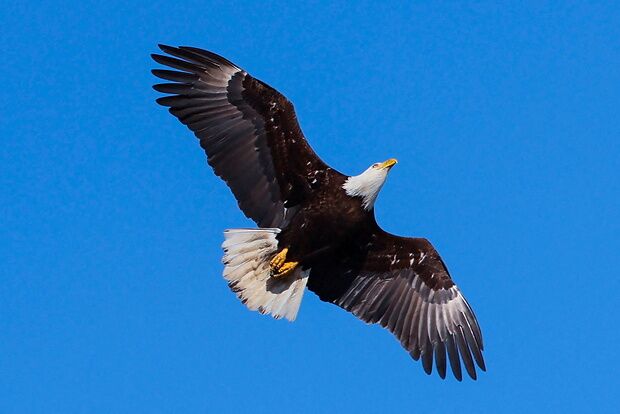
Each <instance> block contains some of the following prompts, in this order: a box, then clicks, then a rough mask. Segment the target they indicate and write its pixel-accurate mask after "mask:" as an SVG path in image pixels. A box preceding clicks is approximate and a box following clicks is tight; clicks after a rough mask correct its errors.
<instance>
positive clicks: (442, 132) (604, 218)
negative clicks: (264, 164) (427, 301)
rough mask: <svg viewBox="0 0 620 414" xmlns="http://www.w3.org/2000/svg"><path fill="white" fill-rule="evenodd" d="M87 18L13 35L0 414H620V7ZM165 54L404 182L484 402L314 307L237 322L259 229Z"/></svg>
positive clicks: (409, 222)
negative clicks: (458, 318) (241, 78)
mask: <svg viewBox="0 0 620 414" xmlns="http://www.w3.org/2000/svg"><path fill="white" fill-rule="evenodd" d="M76 3H77V2H62V3H61V2H33V3H31V4H27V2H19V3H17V2H13V3H12V4H8V5H7V4H5V5H4V6H3V7H2V10H0V27H2V36H1V38H2V41H1V42H0V56H1V59H2V64H1V65H0V75H1V78H2V93H1V94H0V110H1V114H2V115H1V118H0V136H1V137H2V144H3V145H2V146H1V147H0V372H1V374H0V412H2V413H181V412H183V413H217V412H232V411H233V410H235V411H237V410H240V411H242V412H243V411H245V412H253V413H263V412H265V413H284V412H299V413H315V412H317V410H324V411H338V412H420V413H432V412H441V413H449V412H459V413H467V412H489V413H498V412H502V413H503V412H507V413H509V412H515V413H522V412H543V411H551V412H558V411H560V410H562V411H563V412H586V411H589V412H592V411H593V412H605V411H607V412H609V411H612V410H613V409H617V407H618V405H619V404H620V397H619V395H620V394H619V393H618V389H619V381H618V379H617V374H618V370H619V369H620V364H619V362H618V359H619V355H618V350H617V347H618V342H619V340H620V334H619V330H618V328H617V323H616V320H617V317H618V305H619V304H620V303H619V302H620V299H619V295H618V292H619V291H620V283H619V282H618V276H619V275H618V257H619V255H618V250H619V249H620V243H619V239H618V237H619V234H620V218H619V214H618V212H619V208H620V205H619V204H620V203H619V200H620V196H619V190H620V186H619V177H620V174H619V172H618V163H619V160H620V114H619V112H618V111H619V107H620V69H619V68H620V43H619V39H620V6H618V3H617V2H607V3H606V2H597V3H598V4H594V2H581V4H577V3H578V2H552V1H549V2H541V1H530V2H512V3H510V4H509V3H505V4H503V5H501V6H500V5H498V4H496V2H476V4H472V5H468V6H464V5H455V4H448V2H442V4H441V5H437V4H435V5H432V6H428V5H405V2H403V4H392V5H390V6H381V7H379V6H377V5H376V2H365V3H364V2H358V3H357V5H356V6H352V7H345V6H334V5H330V4H329V3H332V2H324V3H322V2H315V3H312V4H308V5H305V6H291V5H287V3H285V2H279V3H271V4H270V5H268V6H256V5H255V4H253V3H252V2H247V3H245V2H234V4H233V3H232V2H218V3H213V2H209V1H194V2H183V1H175V2H170V1H159V0H155V1H150V2H148V4H142V5H140V6H138V5H132V4H131V2H127V1H124V2H117V1H99V2H91V1H83V2H79V4H77V5H76ZM407 3H409V2H407ZM452 3H456V2H452ZM560 3H562V4H563V5H560ZM569 3H571V4H569ZM586 3H592V4H586ZM160 42H161V43H169V44H173V45H178V44H185V45H193V46H198V47H202V48H207V49H211V50H213V51H216V52H218V53H220V54H222V55H224V56H226V57H228V58H229V59H231V60H233V61H234V62H236V63H237V64H239V65H240V66H242V67H244V68H245V69H247V70H248V71H250V72H251V73H252V74H254V75H255V76H257V77H259V78H260V79H262V80H264V81H266V82H268V83H269V84H271V85H272V86H274V87H276V88H278V89H279V90H280V91H281V92H282V93H284V94H286V95H287V96H288V97H289V98H290V99H291V100H292V101H293V102H294V103H295V106H296V109H297V113H298V115H299V118H300V121H301V125H302V127H303V129H304V131H305V134H306V136H307V137H308V139H309V140H310V142H311V144H312V145H313V147H314V148H315V149H316V151H317V152H318V153H319V154H320V155H321V156H322V157H323V158H324V159H325V160H326V161H327V162H329V163H330V164H332V165H334V166H335V167H336V168H338V169H340V170H341V171H343V172H346V173H350V174H352V173H357V172H360V171H361V170H363V169H365V168H366V167H367V166H368V165H369V164H371V163H373V162H375V161H379V160H384V159H386V158H388V157H396V158H398V159H399V160H400V163H399V164H398V166H397V168H395V169H393V170H392V173H391V175H390V178H389V180H388V182H387V184H386V186H385V187H384V189H383V192H382V194H381V196H380V198H379V201H378V203H377V206H376V207H377V210H378V211H377V215H378V220H379V222H380V223H381V225H382V226H384V227H385V228H386V229H387V230H389V231H392V232H395V233H399V234H402V235H412V236H413V235H415V236H423V237H427V238H429V239H430V240H431V241H432V242H433V243H434V244H435V246H436V247H437V249H438V250H439V252H440V253H441V254H442V256H443V258H444V260H445V261H446V263H447V264H448V267H449V268H450V270H451V273H452V275H453V277H454V278H455V279H456V281H457V283H458V284H459V285H460V286H461V288H462V290H463V291H464V293H465V295H466V296H467V298H468V299H469V301H470V302H471V304H472V306H473V307H474V309H475V311H476V313H477V315H478V319H479V321H480V324H481V326H482V329H483V333H484V336H485V345H486V350H485V351H486V353H485V356H486V360H487V366H488V372H487V373H483V374H482V375H480V379H479V381H477V382H473V381H469V380H467V379H466V380H464V381H463V382H462V383H458V382H456V381H455V380H454V379H451V378H450V379H447V380H446V381H441V380H440V379H439V378H438V377H437V376H436V375H434V376H432V377H428V376H426V375H425V374H424V373H423V370H422V367H421V365H420V364H419V363H416V362H414V361H412V360H411V359H410V358H409V356H408V355H407V353H405V352H404V351H403V350H402V349H401V347H400V345H399V344H398V343H397V341H396V340H394V339H393V338H392V336H391V335H389V334H388V333H387V332H385V331H383V330H382V329H380V328H378V327H374V326H372V327H368V326H366V325H364V324H363V323H361V322H360V321H358V320H357V319H356V318H354V317H353V316H352V315H350V314H347V313H346V312H344V311H342V310H340V309H338V308H337V307H335V306H333V305H328V304H325V303H322V302H320V301H319V300H318V299H317V298H316V297H315V296H314V295H312V294H311V293H308V294H307V295H306V297H305V298H304V301H303V303H302V309H301V312H300V315H299V318H298V320H297V321H296V322H295V323H293V324H290V323H287V322H284V321H274V320H272V319H270V318H268V317H265V316H261V315H259V314H257V313H254V312H249V311H247V310H246V309H245V308H244V307H243V306H242V305H241V304H240V303H239V302H238V301H237V299H236V298H235V297H234V295H233V294H231V293H230V292H229V290H228V288H227V286H226V284H225V283H224V281H223V279H222V278H221V276H220V274H221V270H222V266H221V264H220V256H221V251H220V247H219V246H220V243H221V241H222V230H224V229H225V228H229V227H243V226H249V225H250V224H251V223H250V222H249V221H248V220H246V219H245V218H244V217H243V215H242V214H241V213H240V212H239V211H238V209H237V208H236V203H235V201H234V199H233V198H232V196H231V194H230V192H229V190H228V189H227V188H226V187H225V185H224V184H223V183H222V182H220V181H219V180H218V179H217V178H216V177H215V176H214V175H213V173H212V172H211V171H210V169H209V168H208V167H207V165H206V162H205V157H204V155H203V153H202V151H201V150H200V148H199V147H198V145H197V142H196V141H195V139H194V138H193V136H192V135H191V133H190V132H189V131H187V130H186V129H185V128H184V127H183V126H182V125H181V124H180V123H179V122H177V121H176V120H175V119H174V118H173V117H172V116H170V115H169V114H168V113H167V112H166V111H165V110H164V109H163V108H161V107H158V106H157V105H156V104H155V103H154V100H155V98H156V97H157V95H158V94H157V93H156V92H154V91H153V90H152V89H151V85H152V84H153V83H155V82H156V79H155V78H154V77H153V76H152V75H151V74H150V69H152V68H153V67H154V66H155V65H154V63H153V62H152V61H151V60H150V58H149V54H150V53H152V52H155V51H156V44H157V43H160Z"/></svg>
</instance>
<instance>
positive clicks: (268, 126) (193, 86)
mask: <svg viewBox="0 0 620 414" xmlns="http://www.w3.org/2000/svg"><path fill="white" fill-rule="evenodd" d="M160 48H161V50H162V51H163V52H165V53H167V54H168V55H171V56H174V57H171V56H165V55H158V54H154V55H152V57H153V59H154V60H155V61H156V62H158V63H160V64H162V65H165V66H169V67H171V68H173V69H176V70H173V71H172V70H162V69H156V70H153V74H154V75H155V76H157V77H159V78H162V79H165V80H167V81H170V82H171V83H163V84H158V85H155V86H154V89H155V90H157V91H159V92H163V93H168V94H171V95H170V96H166V97H163V98H159V99H158V100H157V102H158V103H159V104H161V105H164V106H167V107H169V108H170V113H172V114H173V115H174V116H176V117H177V118H178V119H179V120H180V121H181V122H182V123H183V124H185V125H187V126H188V127H189V128H190V129H191V130H192V131H193V132H194V134H195V135H196V137H197V138H198V139H199V140H200V145H201V146H202V148H203V149H204V150H205V152H206V153H207V156H208V162H209V164H210V165H211V166H212V167H213V169H214V170H215V173H216V174H217V175H219V176H220V177H221V178H222V179H224V181H226V183H227V184H228V186H229V187H230V189H231V190H232V192H233V194H234V195H235V197H236V198H237V201H238V202H239V207H240V208H241V210H242V211H243V212H244V213H245V215H246V216H248V217H249V218H251V219H252V220H254V221H255V222H256V223H257V224H258V226H260V227H282V226H283V225H284V224H285V223H286V221H287V220H289V219H290V217H291V213H292V211H294V207H295V206H296V205H297V204H299V203H300V202H301V201H303V199H304V196H305V195H306V194H307V191H308V190H309V188H310V186H311V185H316V183H317V182H320V181H321V180H324V179H327V178H328V176H329V175H332V174H338V173H337V172H335V171H334V170H332V169H331V168H329V167H328V166H327V165H326V164H325V163H324V162H323V161H321V159H320V158H319V157H318V156H317V155H316V154H315V153H314V151H313V150H312V148H310V146H309V145H308V143H307V141H306V139H305V138H304V136H303V133H302V132H301V129H300V127H299V124H298V122H297V117H296V115H295V110H294V109H293V105H292V104H291V103H290V102H289V101H288V100H287V99H286V98H285V97H284V96H283V95H282V94H280V93H279V92H278V91H276V90H275V89H273V88H271V87H270V86H268V85H266V84H265V83H263V82H261V81H260V80H258V79H255V78H253V77H252V76H250V75H249V74H248V73H247V72H245V71H244V70H243V69H240V68H239V67H237V66H236V65H235V64H233V63H231V62H229V61H228V60H226V59H224V58H223V57H221V56H218V55H216V54H215V53H212V52H209V51H206V50H202V49H197V48H193V47H184V46H181V47H178V48H176V47H170V46H163V45H160Z"/></svg>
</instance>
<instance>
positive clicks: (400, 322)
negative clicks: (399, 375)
mask: <svg viewBox="0 0 620 414" xmlns="http://www.w3.org/2000/svg"><path fill="white" fill-rule="evenodd" d="M335 254H337V255H338V257H332V258H326V259H323V260H321V261H320V262H317V263H314V264H313V265H312V270H311V273H310V277H309V280H308V288H309V289H310V290H312V291H313V292H315V293H316V294H317V295H318V296H319V297H320V299H321V300H324V301H327V302H332V303H335V304H336V305H338V306H340V307H342V308H344V309H346V310H347V311H349V312H352V313H353V314H354V315H356V316H357V317H358V318H360V319H362V320H364V321H365V322H367V323H379V324H381V325H382V326H383V327H385V328H387V329H389V330H390V332H392V333H393V334H394V335H395V336H396V337H397V338H398V340H399V341H400V343H401V344H402V346H403V347H404V348H405V349H406V350H407V351H408V352H409V353H410V355H411V356H412V357H413V359H415V360H418V359H420V358H421V359H422V364H423V367H424V371H426V373H427V374H430V373H431V372H432V367H433V360H434V361H435V365H436V369H437V372H438V373H439V375H440V376H441V378H445V376H446V365H447V364H446V357H447V359H448V360H449V361H450V365H451V367H452V372H453V373H454V376H455V377H456V378H457V379H458V380H459V381H460V380H461V379H462V373H461V360H462V362H463V364H464V365H465V369H466V370H467V373H468V374H469V376H470V377H471V378H473V379H476V369H475V366H474V361H475V362H476V364H477V365H478V366H479V367H480V369H482V370H483V371H484V370H485V369H486V368H485V365H484V359H483V357H482V349H483V345H482V334H481V332H480V327H479V326H478V322H477V320H476V317H475V315H474V313H473V311H472V309H471V307H470V306H469V304H468V303H467V301H466V300H465V298H464V297H463V295H462V294H461V292H460V291H459V289H458V288H457V286H456V285H455V284H454V282H453V281H452V279H451V278H450V275H449V274H448V270H447V269H446V266H445V265H444V263H443V261H442V260H441V258H440V257H439V254H438V253H437V251H436V250H435V249H434V248H433V246H432V245H431V244H430V243H429V242H428V241H427V240H426V239H417V238H404V237H398V236H394V235H391V234H389V233H386V232H384V231H382V230H380V229H377V231H375V232H374V233H373V234H372V236H371V237H370V241H369V242H368V243H366V244H364V247H363V248H359V249H357V250H355V249H351V250H349V251H347V252H339V253H335ZM343 257H344V259H343ZM459 356H460V357H459ZM472 357H473V358H472Z"/></svg>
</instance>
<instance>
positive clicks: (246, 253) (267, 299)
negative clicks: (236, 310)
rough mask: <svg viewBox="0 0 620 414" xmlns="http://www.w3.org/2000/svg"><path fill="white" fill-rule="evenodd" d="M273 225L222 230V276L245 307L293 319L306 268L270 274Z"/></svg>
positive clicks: (275, 245)
mask: <svg viewBox="0 0 620 414" xmlns="http://www.w3.org/2000/svg"><path fill="white" fill-rule="evenodd" d="M278 233H280V229H277V228H260V229H229V230H226V231H224V243H222V249H224V257H223V258H222V262H223V263H224V279H226V280H227V281H228V286H230V288H231V289H232V291H233V292H235V294H236V295H237V297H238V298H239V299H241V302H243V303H244V304H245V305H246V306H247V307H248V309H250V310H257V311H259V312H260V313H265V314H270V315H272V316H273V317H274V318H276V319H279V318H282V317H284V318H286V319H288V320H289V321H291V322H292V321H294V320H295V318H296V317H297V312H298V310H299V306H300V304H301V298H302V297H303V294H304V290H305V288H306V283H307V281H308V274H307V272H304V271H302V270H301V269H299V268H298V269H296V270H295V271H294V272H293V273H292V274H290V275H288V276H286V277H282V278H277V279H275V278H272V277H271V273H270V272H271V269H270V267H269V261H270V260H271V258H272V257H273V256H274V255H275V254H276V252H277V250H278V240H277V239H276V236H277V235H278Z"/></svg>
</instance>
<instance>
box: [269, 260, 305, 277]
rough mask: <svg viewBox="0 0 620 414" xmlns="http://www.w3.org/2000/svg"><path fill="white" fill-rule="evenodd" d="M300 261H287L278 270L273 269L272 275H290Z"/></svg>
mask: <svg viewBox="0 0 620 414" xmlns="http://www.w3.org/2000/svg"><path fill="white" fill-rule="evenodd" d="M298 264H299V262H285V263H283V264H282V266H280V267H279V268H278V270H276V271H274V270H273V268H272V269H271V277H275V278H280V277H284V276H287V275H289V274H290V273H291V272H292V271H293V270H295V268H296V267H297V265H298Z"/></svg>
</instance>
